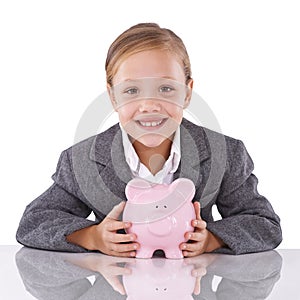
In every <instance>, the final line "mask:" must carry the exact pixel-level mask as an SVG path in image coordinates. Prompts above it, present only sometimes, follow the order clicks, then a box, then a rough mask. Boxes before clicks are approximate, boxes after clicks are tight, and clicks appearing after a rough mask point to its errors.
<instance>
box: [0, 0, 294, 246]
mask: <svg viewBox="0 0 300 300" xmlns="http://www.w3.org/2000/svg"><path fill="white" fill-rule="evenodd" d="M196 4H197V5H196ZM299 15H300V9H299V2H298V1H296V0H295V1H292V0H281V1H274V0H273V1H271V0H270V1H266V0H252V1H240V0H236V1H233V0H227V1H222V0H219V1H204V0H201V1H199V0H198V1H178V2H176V1H153V0H152V1H148V2H146V1H130V0H128V1H113V0H110V1H107V3H104V1H89V0H87V1H74V0H59V1H58V0H52V1H40V0H27V1H21V0H18V1H17V0H11V1H1V2H0V38H1V42H0V43H1V46H0V85H1V88H0V99H1V118H0V122H1V124H0V125H1V148H0V149H1V157H0V159H1V161H0V167H1V171H2V172H1V192H2V201H1V210H0V214H1V215H0V228H1V229H0V230H1V235H0V244H15V243H16V241H15V232H16V229H17V226H18V222H19V219H20V218H21V215H22V213H23V211H24V209H25V206H26V205H27V204H28V203H29V202H30V201H32V200H33V199H34V198H36V197H37V196H39V195H40V194H41V193H42V192H44V191H45V190H46V189H47V188H48V187H49V186H50V185H51V184H52V180H51V175H52V174H53V173H54V172H55V168H56V164H57V161H58V158H59V155H60V153H61V151H63V150H64V149H66V148H68V147H69V146H71V145H72V144H73V140H74V135H75V130H76V127H77V124H78V121H79V119H80V117H81V115H82V114H83V112H84V110H85V109H86V108H87V106H88V105H89V104H90V103H91V102H92V101H93V100H94V99H95V98H96V97H97V96H98V95H99V94H101V93H103V92H104V91H105V72H104V61H105V58H106V53H107V49H108V47H109V45H110V44H111V42H112V41H113V40H114V39H115V38H116V37H117V35H119V34H120V33H121V32H122V31H124V30H125V29H127V28H128V27H130V26H132V25H134V24H136V23H138V22H157V23H158V24H159V25H161V26H162V27H167V28H170V29H172V30H173V31H174V32H175V33H177V34H178V35H179V36H180V37H181V38H182V39H183V41H184V43H185V45H186V47H187V49H188V52H189V55H190V59H191V63H192V71H193V77H194V80H195V85H194V90H195V91H196V92H197V93H198V94H199V95H200V96H201V97H202V98H203V99H204V100H205V101H206V102H207V103H208V104H209V106H210V107H211V108H212V109H213V111H214V113H215V115H216V116H217V118H218V120H219V122H220V125H221V128H222V132H223V133H225V134H226V135H229V136H232V137H235V138H238V139H241V140H243V141H244V143H245V145H246V147H247V149H248V151H249V153H250V155H251V157H252V159H253V160H254V163H255V170H254V171H255V172H254V173H255V175H257V177H258V178H259V186H258V188H259V191H260V193H261V194H263V195H265V196H266V197H267V198H268V199H269V200H270V201H271V203H272V205H273V207H274V209H275V211H276V212H277V213H278V214H279V216H280V217H281V219H282V227H283V234H284V241H283V242H282V244H281V245H280V248H300V238H299V233H298V228H299V225H298V216H299V213H298V209H299V207H300V205H299V200H300V199H299V196H298V194H299V192H298V188H299V185H300V184H299V182H298V181H299V169H300V163H299V153H300V149H299V148H300V147H299V145H300V142H299V133H298V128H299V106H298V102H299V101H300V89H299V85H300V71H299V70H300V56H299V53H300V39H299V36H300V33H299V28H300V18H299Z"/></svg>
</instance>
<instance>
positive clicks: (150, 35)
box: [105, 23, 192, 86]
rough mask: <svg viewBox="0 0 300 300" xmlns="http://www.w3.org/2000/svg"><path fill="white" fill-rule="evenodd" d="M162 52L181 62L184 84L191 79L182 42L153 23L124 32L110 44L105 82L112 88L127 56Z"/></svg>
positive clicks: (142, 24) (188, 61)
mask: <svg viewBox="0 0 300 300" xmlns="http://www.w3.org/2000/svg"><path fill="white" fill-rule="evenodd" d="M154 49H155V50H156V49H158V50H164V51H168V52H171V53H173V54H175V55H176V56H177V58H178V59H179V60H180V61H181V62H182V66H183V71H184V74H185V78H186V83H187V82H188V81H189V80H190V79H191V76H192V74H191V73H192V72H191V64H190V59H189V56H188V53H187V51H186V48H185V46H184V44H183V42H182V40H181V39H180V38H179V37H178V36H177V35H176V34H175V33H174V32H173V31H171V30H169V29H166V28H161V27H159V25H157V24H155V23H140V24H137V25H135V26H132V27H130V28H129V29H127V30H126V31H124V32H123V33H122V34H121V35H119V36H118V37H117V39H116V40H115V41H114V42H113V43H112V44H111V46H110V48H109V49H108V53H107V58H106V62H105V70H106V81H107V83H108V84H109V85H110V86H112V85H113V77H114V76H115V74H116V73H117V71H118V68H119V66H120V64H121V63H122V62H123V61H124V60H125V59H126V58H128V57H129V56H131V55H133V54H136V53H138V52H142V51H147V50H154Z"/></svg>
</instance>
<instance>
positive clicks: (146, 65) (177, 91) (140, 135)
mask: <svg viewBox="0 0 300 300" xmlns="http://www.w3.org/2000/svg"><path fill="white" fill-rule="evenodd" d="M192 85H193V81H192V80H190V82H189V83H188V84H187V85H186V79H185V75H184V71H183V67H182V65H181V64H180V62H179V60H178V59H177V57H176V56H175V55H174V54H171V53H169V52H166V51H161V50H149V51H143V52H139V53H136V54H133V55H131V56H129V57H128V58H127V59H125V60H124V61H123V62H122V63H121V64H120V66H119V69H118V71H117V72H116V74H115V76H114V78H113V87H110V86H108V92H109V95H110V98H111V101H112V104H113V107H114V109H115V110H116V111H117V112H118V115H119V120H120V123H121V125H122V126H123V128H124V129H125V130H126V132H127V133H128V134H129V135H130V137H131V138H132V139H133V141H134V140H138V141H139V142H141V143H142V144H144V145H145V146H147V147H157V146H159V145H160V144H161V143H162V142H163V141H164V140H165V139H167V138H172V137H173V134H174V132H175V131H176V129H177V128H178V126H179V125H180V123H181V121H182V115H183V109H184V108H185V107H187V106H188V104H189V101H190V98H191V90H192Z"/></svg>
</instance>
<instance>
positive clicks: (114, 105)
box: [106, 83, 118, 111]
mask: <svg viewBox="0 0 300 300" xmlns="http://www.w3.org/2000/svg"><path fill="white" fill-rule="evenodd" d="M106 89H107V93H108V95H109V98H110V101H111V104H112V106H113V108H114V110H115V111H118V110H117V102H116V99H115V95H114V90H113V87H112V86H111V85H110V84H109V83H107V84H106Z"/></svg>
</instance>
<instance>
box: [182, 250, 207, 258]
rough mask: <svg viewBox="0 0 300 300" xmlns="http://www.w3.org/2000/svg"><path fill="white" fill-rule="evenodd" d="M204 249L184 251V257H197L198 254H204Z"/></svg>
mask: <svg viewBox="0 0 300 300" xmlns="http://www.w3.org/2000/svg"><path fill="white" fill-rule="evenodd" d="M202 253H203V251H202V252H201V251H182V255H183V256H184V257H195V256H198V255H200V254H202Z"/></svg>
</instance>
